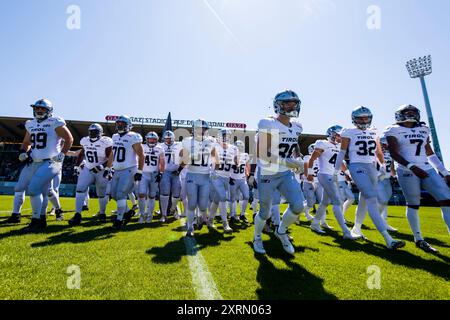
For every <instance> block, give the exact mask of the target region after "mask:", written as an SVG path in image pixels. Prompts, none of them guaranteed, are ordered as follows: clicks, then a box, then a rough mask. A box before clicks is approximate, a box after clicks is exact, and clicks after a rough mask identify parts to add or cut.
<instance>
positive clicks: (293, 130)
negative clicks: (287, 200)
mask: <svg viewBox="0 0 450 320" xmlns="http://www.w3.org/2000/svg"><path fill="white" fill-rule="evenodd" d="M258 132H265V133H269V134H271V136H272V148H273V149H274V148H278V150H279V152H278V156H279V158H281V159H289V158H292V157H293V156H294V150H295V149H296V148H297V147H298V138H299V136H300V134H301V133H302V132H303V128H302V125H301V124H300V123H298V122H291V125H290V127H288V126H285V125H284V124H282V123H281V122H280V121H278V120H277V119H275V118H266V119H262V120H260V121H259V123H258ZM260 144H261V142H260ZM266 151H267V150H260V153H261V154H264V152H266ZM258 165H259V167H260V169H261V174H262V175H272V174H275V173H280V172H286V171H289V170H291V169H289V168H288V167H286V166H285V165H283V164H280V163H269V162H267V161H264V160H262V159H261V158H258Z"/></svg>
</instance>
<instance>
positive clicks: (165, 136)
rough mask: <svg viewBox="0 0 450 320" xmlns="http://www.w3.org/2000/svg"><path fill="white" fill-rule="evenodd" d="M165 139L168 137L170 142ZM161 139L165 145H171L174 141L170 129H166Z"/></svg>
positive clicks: (173, 135)
mask: <svg viewBox="0 0 450 320" xmlns="http://www.w3.org/2000/svg"><path fill="white" fill-rule="evenodd" d="M167 139H170V142H167ZM163 140H164V143H165V144H166V145H168V146H171V145H173V143H174V142H175V134H174V133H173V132H172V131H170V130H167V131H166V132H164V134H163Z"/></svg>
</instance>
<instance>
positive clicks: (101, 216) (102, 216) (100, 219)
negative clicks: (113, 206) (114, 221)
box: [97, 213, 106, 223]
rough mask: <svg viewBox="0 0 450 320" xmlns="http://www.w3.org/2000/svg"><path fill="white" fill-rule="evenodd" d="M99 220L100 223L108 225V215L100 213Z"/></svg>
mask: <svg viewBox="0 0 450 320" xmlns="http://www.w3.org/2000/svg"><path fill="white" fill-rule="evenodd" d="M97 219H98V221H99V222H100V223H106V214H104V213H103V214H102V213H99V214H98V215H97Z"/></svg>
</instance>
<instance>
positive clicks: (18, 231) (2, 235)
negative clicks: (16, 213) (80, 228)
mask: <svg viewBox="0 0 450 320" xmlns="http://www.w3.org/2000/svg"><path fill="white" fill-rule="evenodd" d="M27 225H28V223H26V224H20V225H11V226H16V227H20V228H19V229H14V230H10V231H9V232H5V233H0V240H2V239H5V238H9V237H17V236H26V235H27V234H26V233H24V232H23V231H22V229H23V228H25V227H26V226H27ZM65 229H67V226H66V225H49V226H47V228H45V229H44V230H40V231H37V232H33V233H29V234H52V233H57V232H61V231H63V230H65Z"/></svg>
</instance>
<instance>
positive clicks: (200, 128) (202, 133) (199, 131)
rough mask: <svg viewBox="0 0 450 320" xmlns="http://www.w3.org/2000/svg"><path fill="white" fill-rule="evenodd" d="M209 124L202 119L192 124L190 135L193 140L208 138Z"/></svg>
mask: <svg viewBox="0 0 450 320" xmlns="http://www.w3.org/2000/svg"><path fill="white" fill-rule="evenodd" d="M208 130H209V124H208V122H206V120H204V119H198V120H195V121H193V122H192V134H193V136H194V138H200V139H202V140H203V139H205V138H206V137H207V136H208Z"/></svg>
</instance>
